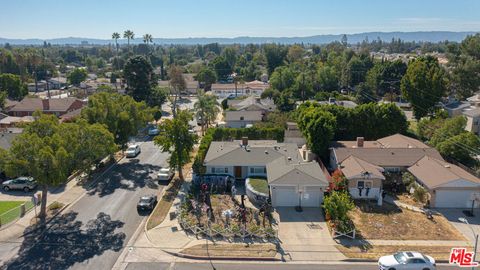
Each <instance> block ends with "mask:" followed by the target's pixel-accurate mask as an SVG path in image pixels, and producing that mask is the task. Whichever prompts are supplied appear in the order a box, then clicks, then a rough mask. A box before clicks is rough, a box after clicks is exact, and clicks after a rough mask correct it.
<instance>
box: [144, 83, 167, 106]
mask: <svg viewBox="0 0 480 270" xmlns="http://www.w3.org/2000/svg"><path fill="white" fill-rule="evenodd" d="M168 92H169V89H168V88H166V87H159V86H156V87H154V88H153V89H152V92H151V94H150V97H149V98H148V99H147V104H148V105H149V106H150V107H155V106H157V107H158V108H160V109H161V108H162V104H163V103H165V101H167V97H168Z"/></svg>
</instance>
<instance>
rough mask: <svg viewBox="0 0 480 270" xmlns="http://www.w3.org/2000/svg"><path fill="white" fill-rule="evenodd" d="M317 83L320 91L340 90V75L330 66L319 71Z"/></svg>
mask: <svg viewBox="0 0 480 270" xmlns="http://www.w3.org/2000/svg"><path fill="white" fill-rule="evenodd" d="M317 81H318V85H319V88H320V91H325V92H332V91H337V90H338V86H339V81H338V74H337V73H336V72H335V70H334V69H333V68H332V67H330V66H323V67H320V68H319V69H318V73H317Z"/></svg>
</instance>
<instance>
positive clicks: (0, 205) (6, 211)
mask: <svg viewBox="0 0 480 270" xmlns="http://www.w3.org/2000/svg"><path fill="white" fill-rule="evenodd" d="M24 203H25V211H28V210H30V209H31V208H32V207H33V204H32V202H30V201H26V202H25V201H0V224H7V223H9V222H11V221H13V220H15V219H16V218H18V217H20V207H19V206H20V205H22V204H24Z"/></svg>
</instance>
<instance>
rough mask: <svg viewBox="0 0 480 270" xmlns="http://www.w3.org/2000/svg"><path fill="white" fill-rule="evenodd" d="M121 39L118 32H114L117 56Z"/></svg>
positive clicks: (113, 37)
mask: <svg viewBox="0 0 480 270" xmlns="http://www.w3.org/2000/svg"><path fill="white" fill-rule="evenodd" d="M119 38H120V34H119V33H118V32H114V33H113V34H112V39H113V40H115V47H116V48H117V55H118V39H119Z"/></svg>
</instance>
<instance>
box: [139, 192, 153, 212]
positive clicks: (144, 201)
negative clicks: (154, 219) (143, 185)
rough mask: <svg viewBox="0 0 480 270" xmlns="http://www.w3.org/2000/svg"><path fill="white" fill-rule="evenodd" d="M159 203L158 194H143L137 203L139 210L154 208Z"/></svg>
mask: <svg viewBox="0 0 480 270" xmlns="http://www.w3.org/2000/svg"><path fill="white" fill-rule="evenodd" d="M155 205H157V196H155V195H150V196H142V197H140V200H139V201H138V203H137V211H145V210H149V211H151V210H153V209H154V208H155Z"/></svg>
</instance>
